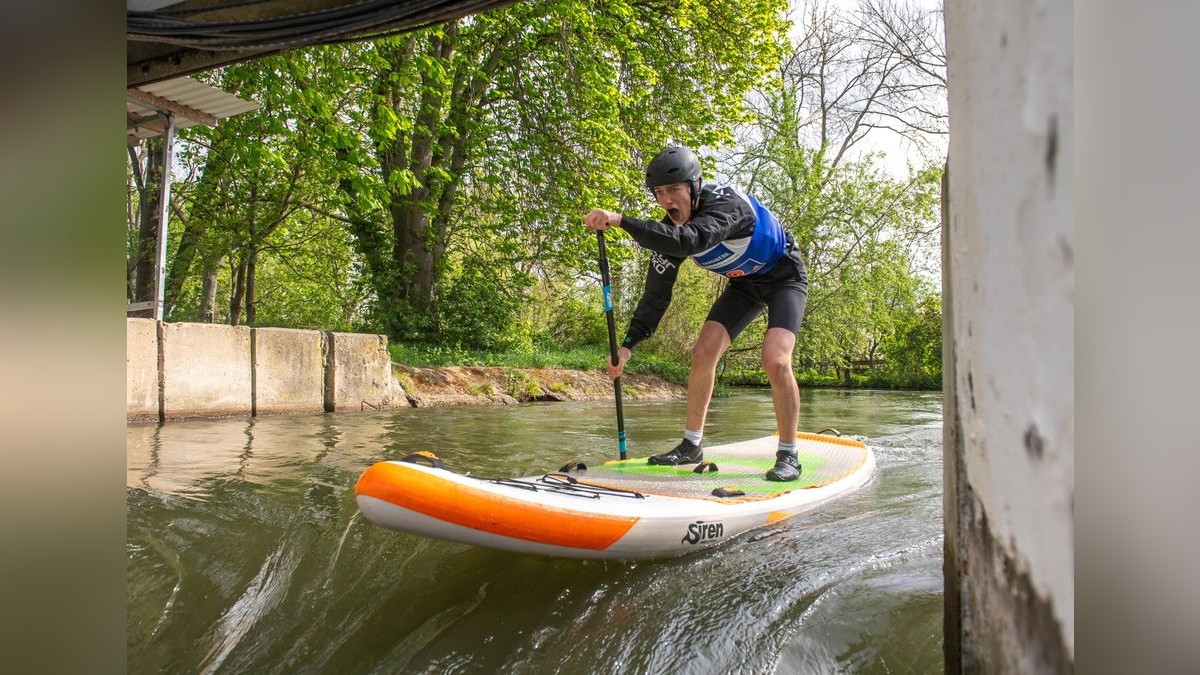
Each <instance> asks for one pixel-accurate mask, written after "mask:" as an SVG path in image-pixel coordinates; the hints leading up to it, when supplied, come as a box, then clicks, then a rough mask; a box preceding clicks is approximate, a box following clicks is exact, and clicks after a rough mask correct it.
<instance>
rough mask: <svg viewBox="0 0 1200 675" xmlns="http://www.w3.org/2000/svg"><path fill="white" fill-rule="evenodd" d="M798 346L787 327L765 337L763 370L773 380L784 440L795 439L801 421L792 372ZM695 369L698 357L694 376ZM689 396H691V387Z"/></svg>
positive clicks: (774, 397) (794, 377) (777, 413)
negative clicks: (793, 350) (793, 359)
mask: <svg viewBox="0 0 1200 675" xmlns="http://www.w3.org/2000/svg"><path fill="white" fill-rule="evenodd" d="M702 335H703V333H702ZM726 344H728V343H726ZM795 346H796V336H795V334H793V333H792V331H790V330H788V329H786V328H770V329H768V330H767V336H766V338H765V339H764V340H763V351H762V360H763V370H765V371H766V373H767V379H768V380H769V381H770V382H771V398H772V400H773V402H774V403H775V424H776V427H777V429H778V430H779V440H780V441H782V442H784V443H791V442H792V441H794V440H796V427H797V426H798V425H799V423H800V388H799V387H798V386H796V376H795V374H794V373H793V372H792V349H793V348H794V347H795ZM695 372H696V371H695V360H693V361H692V373H693V375H694V374H695ZM711 391H712V388H711V386H710V387H709V392H710V393H711ZM688 397H689V399H690V398H691V387H690V386H689V388H688ZM706 400H707V399H706ZM702 419H703V418H702ZM688 420H689V422H690V420H691V401H690V400H689V401H688ZM690 428H695V427H690Z"/></svg>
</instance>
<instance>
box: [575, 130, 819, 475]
mask: <svg viewBox="0 0 1200 675" xmlns="http://www.w3.org/2000/svg"><path fill="white" fill-rule="evenodd" d="M646 187H647V188H648V189H649V190H650V192H651V193H652V194H653V196H654V198H655V199H656V200H657V201H658V204H659V205H660V206H662V207H663V210H665V211H666V212H667V215H666V217H665V218H663V219H662V221H658V222H656V221H649V220H638V219H635V218H630V217H628V216H623V215H621V214H619V213H614V212H612V211H605V210H604V209H592V211H590V212H589V213H588V214H587V215H586V216H584V219H583V220H584V224H586V225H587V226H588V228H590V229H593V230H601V231H603V230H607V229H608V228H610V227H617V226H620V227H622V228H624V229H625V231H627V232H629V233H630V234H631V235H632V236H633V239H634V240H635V241H636V242H637V243H638V244H640V245H641V246H643V247H645V248H648V249H650V250H651V251H652V252H653V253H652V255H651V256H650V269H649V271H648V272H647V273H646V288H645V290H644V291H643V293H642V298H641V300H640V301H639V302H638V305H637V309H636V310H634V313H633V318H632V319H631V320H630V321H629V329H628V330H627V331H626V332H625V339H624V340H623V341H622V343H621V347H620V349H618V350H617V363H616V364H613V363H611V362H609V364H608V374H609V377H611V378H613V379H616V378H617V377H619V376H620V375H621V371H622V370H624V368H625V363H626V362H627V361H629V357H630V356H631V355H632V354H633V348H634V347H635V346H636V345H637V344H638V343H639V342H641V341H642V340H645V339H646V338H648V337H650V336H651V335H652V334H653V333H654V331H655V329H657V328H658V323H659V321H660V320H661V319H662V316H663V313H664V312H666V311H667V306H668V305H669V304H670V302H671V290H672V288H673V287H674V285H675V279H676V277H677V276H678V274H679V265H680V264H681V263H682V262H683V260H684V259H685V258H689V257H690V258H691V259H692V260H694V261H695V262H696V264H698V265H700V266H701V267H703V268H704V269H707V270H709V271H711V272H715V273H717V274H722V275H724V276H725V277H726V278H728V280H729V283H728V285H727V286H726V287H725V291H724V292H723V293H721V295H720V296H719V297H718V298H717V300H716V302H714V303H713V306H712V309H710V310H709V312H708V317H707V318H706V319H705V321H704V326H703V327H701V329H700V336H699V337H698V338H697V339H696V344H695V345H694V346H693V347H692V366H691V371H690V373H689V374H688V406H687V421H686V423H685V427H684V432H683V440H682V441H680V443H679V445H677V446H676V447H675V448H674V449H672V450H671V451H669V452H665V453H662V454H661V455H654V456H652V457H650V459H649V462H650V463H651V464H692V463H696V462H700V461H702V460H703V458H704V450H703V449H702V448H701V441H702V438H703V435H704V419H705V417H706V416H707V414H708V403H709V400H710V399H711V398H712V390H713V383H714V381H715V380H716V368H717V363H718V362H719V361H720V360H721V356H722V355H723V354H724V353H725V350H726V349H728V348H729V345H730V343H731V342H732V341H733V339H734V338H736V337H737V336H738V334H739V333H741V332H742V330H743V329H745V328H746V326H748V325H749V324H750V322H751V321H753V320H754V318H755V317H756V316H758V314H759V312H761V311H762V310H763V309H764V308H766V310H767V334H766V336H765V337H764V338H763V349H762V361H763V369H764V370H765V371H766V374H767V379H768V380H769V381H770V382H771V396H772V398H773V399H774V404H775V423H776V425H777V427H778V430H779V449H778V451H777V452H776V453H775V466H774V468H772V469H770V470H769V471H767V479H768V480H775V481H791V480H796V479H797V478H799V476H800V465H799V462H798V461H797V459H796V427H797V424H798V422H799V419H798V418H799V415H800V391H799V388H798V387H797V386H796V378H795V376H794V375H793V374H792V349H793V348H794V347H795V345H796V332H797V331H798V330H799V329H800V322H801V319H803V318H804V305H805V302H806V300H807V298H808V276H807V274H806V273H805V270H804V261H803V260H802V259H801V257H800V252H799V250H798V249H797V247H796V243H795V241H794V240H793V239H792V236H791V234H789V233H787V232H785V231H784V230H783V228H782V227H781V226H780V225H779V221H778V220H776V218H775V216H774V215H772V214H771V212H770V211H768V210H767V208H766V207H765V206H763V205H762V204H760V203H759V202H758V200H757V199H755V198H754V197H751V196H749V195H747V194H745V193H743V192H741V191H740V190H738V189H736V188H732V187H727V186H717V185H705V184H704V183H703V181H702V180H701V172H700V161H699V159H697V157H696V155H695V153H693V152H692V151H691V150H689V149H687V148H685V147H679V146H675V147H668V148H666V149H665V150H663V151H662V152H660V153H658V154H657V155H655V156H654V159H652V160H651V161H650V164H649V166H647V167H646Z"/></svg>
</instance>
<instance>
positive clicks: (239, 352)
mask: <svg viewBox="0 0 1200 675" xmlns="http://www.w3.org/2000/svg"><path fill="white" fill-rule="evenodd" d="M162 358H163V361H162V362H163V376H162V377H163V385H162V386H163V416H164V417H165V418H166V419H175V418H180V417H221V416H226V415H249V414H251V412H252V408H251V404H252V382H251V374H250V329H249V328H247V327H245V326H224V325H216V324H206V323H164V324H162Z"/></svg>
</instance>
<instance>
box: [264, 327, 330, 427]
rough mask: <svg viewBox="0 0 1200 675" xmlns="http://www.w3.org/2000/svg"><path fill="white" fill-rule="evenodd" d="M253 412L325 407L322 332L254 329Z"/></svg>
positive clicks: (321, 410)
mask: <svg viewBox="0 0 1200 675" xmlns="http://www.w3.org/2000/svg"><path fill="white" fill-rule="evenodd" d="M250 336H251V338H250V339H251V345H252V352H253V354H254V371H253V372H254V414H255V415H276V414H280V413H319V412H323V411H324V410H325V334H324V333H321V332H319V331H315V330H295V329H291V328H255V329H253V330H252V331H251V334H250Z"/></svg>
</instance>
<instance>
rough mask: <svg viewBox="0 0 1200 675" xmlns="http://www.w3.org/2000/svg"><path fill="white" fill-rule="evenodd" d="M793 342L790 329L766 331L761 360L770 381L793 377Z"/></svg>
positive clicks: (794, 337)
mask: <svg viewBox="0 0 1200 675" xmlns="http://www.w3.org/2000/svg"><path fill="white" fill-rule="evenodd" d="M795 344H796V336H795V335H794V334H793V333H791V332H790V331H787V330H784V329H776V328H772V329H770V330H768V331H767V336H766V339H765V340H764V341H763V352H762V361H763V370H764V371H765V372H766V374H767V378H768V379H770V380H771V381H772V382H777V381H783V380H784V378H788V377H793V378H794V377H795V376H794V375H793V374H792V348H793V347H795Z"/></svg>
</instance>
